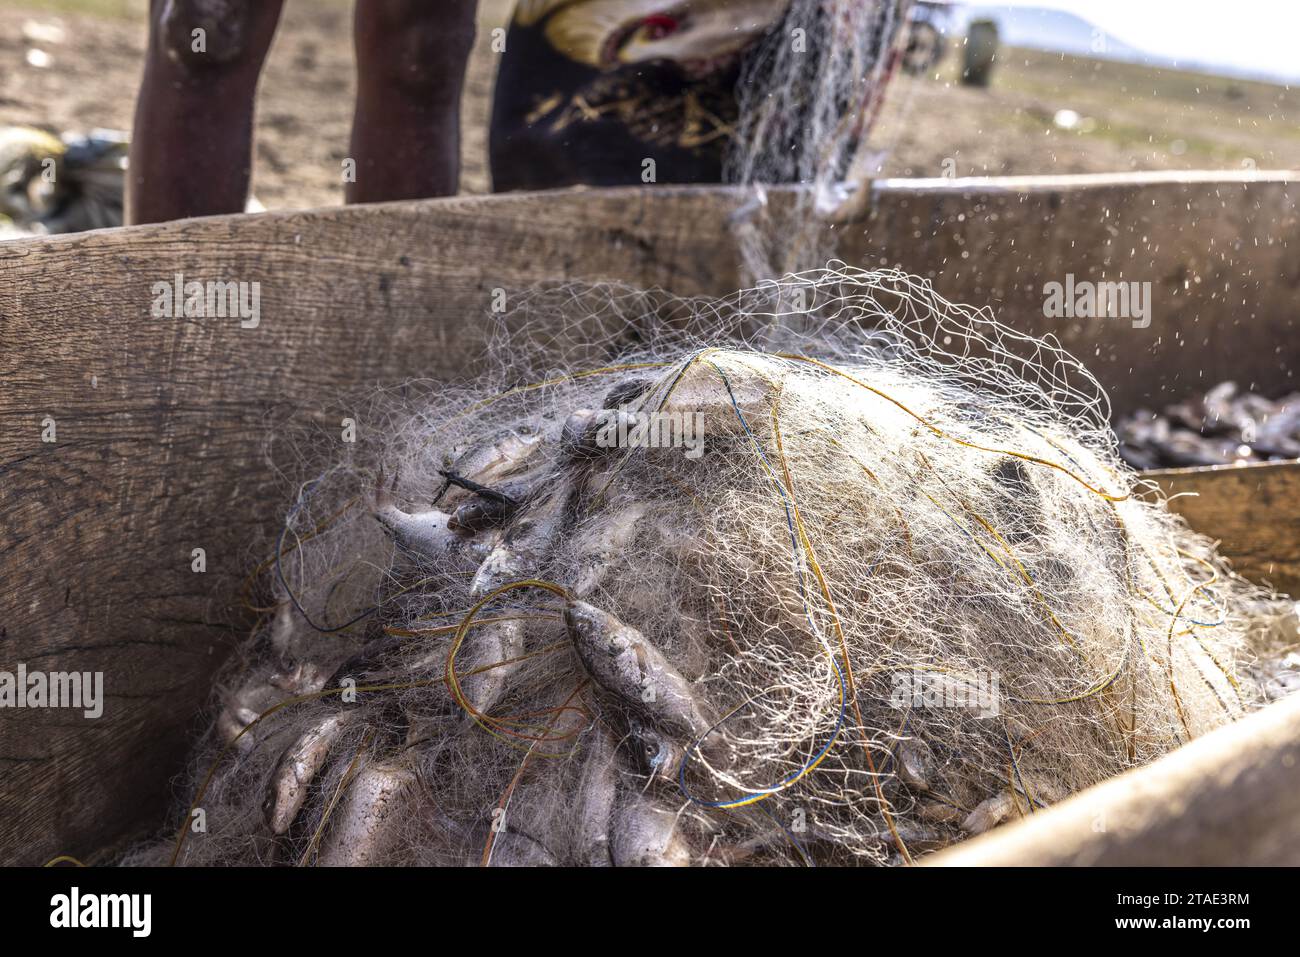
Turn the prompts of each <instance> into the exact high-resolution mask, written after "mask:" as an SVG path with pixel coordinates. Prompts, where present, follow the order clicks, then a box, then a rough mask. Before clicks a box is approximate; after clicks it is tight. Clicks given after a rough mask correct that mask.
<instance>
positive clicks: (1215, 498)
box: [1147, 462, 1300, 595]
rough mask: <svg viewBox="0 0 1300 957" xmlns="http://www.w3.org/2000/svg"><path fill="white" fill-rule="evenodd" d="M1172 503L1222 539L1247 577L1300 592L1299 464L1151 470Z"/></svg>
mask: <svg viewBox="0 0 1300 957" xmlns="http://www.w3.org/2000/svg"><path fill="white" fill-rule="evenodd" d="M1147 477H1148V478H1151V479H1154V480H1155V481H1156V482H1158V483H1159V485H1160V488H1161V490H1162V491H1164V493H1165V494H1166V495H1168V496H1172V498H1171V500H1170V502H1169V507H1170V508H1171V509H1173V510H1174V511H1175V512H1178V513H1179V514H1180V515H1182V516H1183V517H1184V518H1186V519H1187V522H1188V524H1189V525H1191V526H1192V527H1193V528H1195V529H1196V530H1197V531H1199V532H1202V533H1204V534H1206V535H1209V536H1210V537H1211V538H1214V539H1217V540H1218V541H1219V550H1220V551H1221V552H1222V553H1223V554H1225V555H1228V556H1230V557H1231V559H1232V565H1233V568H1234V569H1236V571H1238V572H1239V573H1241V574H1242V575H1245V576H1246V577H1247V578H1249V579H1251V580H1253V581H1257V582H1263V583H1266V584H1269V585H1272V586H1273V587H1274V588H1276V589H1277V590H1278V591H1281V592H1284V593H1286V594H1288V595H1300V464H1296V463H1292V462H1265V463H1262V464H1258V465H1244V466H1239V467H1234V466H1230V465H1229V466H1216V467H1214V468H1202V469H1165V470H1161V471H1157V472H1148V473H1147Z"/></svg>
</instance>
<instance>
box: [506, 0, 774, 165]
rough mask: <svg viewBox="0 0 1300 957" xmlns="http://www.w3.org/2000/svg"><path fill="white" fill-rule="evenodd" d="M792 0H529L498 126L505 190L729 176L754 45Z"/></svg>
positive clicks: (517, 27) (523, 6) (512, 51)
mask: <svg viewBox="0 0 1300 957" xmlns="http://www.w3.org/2000/svg"><path fill="white" fill-rule="evenodd" d="M788 6H789V0H687V2H677V3H673V2H671V0H520V2H519V4H518V5H517V7H516V9H515V16H514V19H513V21H512V22H511V24H510V28H509V31H508V33H507V35H506V49H505V52H504V54H503V55H502V60H501V68H500V73H499V75H498V78H497V90H496V100H495V103H494V108H493V116H492V131H491V154H492V156H491V159H492V176H493V182H494V185H495V188H496V189H498V190H511V189H545V188H550V187H555V186H567V185H574V184H578V183H587V184H592V185H618V184H623V183H641V182H643V181H644V179H643V173H644V171H645V169H646V163H645V161H646V160H648V159H653V160H654V178H655V181H656V182H676V183H689V182H718V181H720V180H721V178H722V166H723V160H724V158H725V155H726V151H727V148H728V146H729V144H730V140H731V137H732V134H733V132H734V126H735V122H736V116H737V109H736V96H735V87H736V81H737V79H738V77H739V73H740V66H741V62H742V60H743V58H744V56H745V54H746V52H747V51H749V50H750V49H752V48H753V46H754V45H755V44H756V43H757V42H758V40H759V39H760V38H761V37H762V36H763V35H764V34H765V33H767V32H768V31H769V30H771V29H772V28H773V27H775V26H776V25H777V24H778V23H779V22H780V21H781V18H782V17H783V16H784V14H785V12H786V10H787V8H788Z"/></svg>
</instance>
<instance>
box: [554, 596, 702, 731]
mask: <svg viewBox="0 0 1300 957" xmlns="http://www.w3.org/2000/svg"><path fill="white" fill-rule="evenodd" d="M564 620H565V623H566V624H567V625H568V630H569V635H570V637H571V638H572V639H573V644H574V648H575V649H576V650H577V652H578V657H579V658H580V659H581V660H582V663H583V665H584V666H585V667H586V669H587V671H588V672H590V674H591V676H592V677H593V678H594V679H595V680H596V681H597V683H599V684H600V685H601V687H603V688H604V689H605V690H606V691H609V692H611V693H613V694H615V695H617V696H618V697H620V698H622V699H623V700H624V701H625V702H627V703H628V704H629V705H631V706H632V707H633V708H634V709H636V710H637V711H639V712H641V713H642V714H643V715H645V716H646V717H647V718H648V719H650V720H651V721H652V722H654V723H655V724H656V725H658V726H659V727H661V728H663V729H664V730H666V731H668V732H669V733H671V734H674V735H679V736H682V737H689V738H690V739H691V740H692V741H694V740H696V739H698V738H701V737H703V736H704V735H705V734H706V733H707V732H708V730H709V727H710V723H709V721H708V719H707V718H706V717H705V715H704V711H703V709H702V707H701V705H700V703H699V702H698V701H697V699H696V697H695V694H694V693H693V692H692V691H691V687H690V683H689V682H687V680H686V679H685V678H683V677H682V675H681V674H680V673H679V672H678V671H677V669H676V668H674V667H673V666H672V664H671V663H670V662H669V661H668V659H666V658H665V657H664V656H663V655H662V654H661V653H660V652H659V650H658V649H657V648H655V647H654V646H653V645H651V644H650V642H648V641H647V640H646V638H645V636H644V635H642V634H641V632H639V631H637V630H636V629H635V628H633V627H632V626H630V625H627V624H624V623H623V622H621V621H619V620H618V619H617V618H615V617H614V616H613V615H611V614H609V613H608V612H604V611H601V610H600V609H599V608H596V607H594V606H592V605H589V604H587V603H586V602H584V601H571V602H569V604H568V606H567V607H566V608H565V610H564Z"/></svg>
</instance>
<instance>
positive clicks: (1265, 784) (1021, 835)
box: [926, 695, 1300, 867]
mask: <svg viewBox="0 0 1300 957" xmlns="http://www.w3.org/2000/svg"><path fill="white" fill-rule="evenodd" d="M926 863H927V864H932V865H947V866H950V867H996V866H1068V865H1096V866H1105V867H1134V866H1151V865H1161V866H1168V867H1195V866H1203V865H1215V866H1232V865H1241V866H1269V865H1289V866H1292V867H1294V866H1296V865H1297V864H1300V695H1295V696H1292V697H1291V698H1289V699H1285V700H1283V701H1279V702H1277V703H1276V704H1273V705H1270V706H1269V707H1267V708H1265V709H1264V710H1262V711H1259V712H1257V713H1255V714H1253V715H1250V716H1248V717H1246V718H1243V719H1242V720H1241V721H1239V722H1237V723H1236V724H1233V725H1229V726H1227V727H1225V728H1220V729H1219V730H1218V731H1215V732H1213V733H1212V734H1207V735H1206V736H1205V737H1203V738H1198V739H1196V740H1195V741H1193V742H1191V743H1190V744H1188V745H1185V746H1184V747H1182V748H1179V749H1178V750H1177V751H1175V752H1173V753H1172V754H1169V755H1166V756H1165V757H1163V758H1161V759H1160V760H1159V761H1156V762H1154V763H1153V764H1149V765H1147V766H1146V767H1144V768H1138V769H1137V770H1134V771H1129V772H1128V773H1126V774H1121V775H1120V776H1119V777H1116V778H1112V779H1111V780H1109V781H1105V782H1103V783H1101V784H1099V785H1097V786H1096V787H1093V788H1089V789H1088V790H1087V791H1083V792H1082V793H1080V794H1076V795H1075V796H1074V797H1071V798H1069V799H1068V800H1066V801H1063V802H1061V804H1059V805H1057V806H1055V807H1052V808H1049V809H1048V810H1046V811H1043V812H1040V813H1037V814H1033V815H1030V816H1029V817H1026V818H1024V819H1022V820H1020V821H1017V822H1015V823H1014V824H1010V825H1008V826H1006V827H1004V828H999V829H996V830H994V831H991V832H990V833H988V834H985V835H983V836H981V837H978V838H975V839H974V840H972V841H967V842H965V843H962V844H960V845H958V846H957V847H954V848H952V849H951V850H947V851H944V852H942V853H940V854H936V855H935V856H934V857H933V858H930V859H929V860H927V861H926Z"/></svg>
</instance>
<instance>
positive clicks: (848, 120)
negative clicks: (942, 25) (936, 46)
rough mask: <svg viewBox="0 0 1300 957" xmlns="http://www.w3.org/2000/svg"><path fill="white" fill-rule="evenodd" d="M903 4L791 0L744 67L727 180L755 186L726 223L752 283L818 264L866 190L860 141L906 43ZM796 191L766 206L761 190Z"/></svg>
mask: <svg viewBox="0 0 1300 957" xmlns="http://www.w3.org/2000/svg"><path fill="white" fill-rule="evenodd" d="M910 6H911V4H910V2H909V0H792V2H791V3H790V7H789V10H788V11H787V13H786V16H785V19H784V20H783V21H782V23H781V25H780V26H779V27H777V28H776V29H774V30H772V31H771V32H770V33H769V34H768V35H767V36H766V37H765V38H764V39H763V41H762V43H761V45H760V46H759V48H758V49H757V50H755V51H754V52H753V53H751V54H750V55H749V56H748V57H747V58H746V61H745V68H744V71H743V73H742V76H741V78H740V83H739V84H738V85H737V88H736V89H737V96H738V101H739V102H738V106H739V121H738V124H737V130H736V136H735V140H734V143H733V145H732V149H731V154H730V157H729V162H728V165H727V180H728V182H732V183H739V184H744V185H747V186H750V187H752V188H753V191H754V196H753V200H752V202H751V203H750V204H748V205H747V206H746V207H745V208H744V210H743V212H742V213H741V214H740V215H738V216H737V217H736V219H735V221H734V229H735V232H736V234H737V238H738V239H739V240H740V241H741V247H740V248H741V253H742V261H743V263H744V266H745V268H746V270H747V272H748V274H749V275H750V276H751V277H752V278H754V279H757V278H759V277H762V278H768V277H771V276H781V275H784V274H786V273H787V272H791V271H793V270H798V269H804V268H807V267H810V266H814V265H820V264H822V263H825V262H826V260H827V257H828V255H830V254H831V252H832V251H833V248H834V235H835V234H834V230H835V223H836V221H837V220H838V219H840V218H842V217H843V215H844V211H845V210H846V209H848V208H851V207H852V206H853V205H854V203H855V200H856V199H857V195H858V193H859V191H861V190H864V189H866V188H867V185H868V181H869V179H870V169H871V167H872V165H873V164H874V163H875V162H876V160H877V159H878V157H876V156H875V155H874V154H873V153H872V152H871V151H870V150H869V149H868V148H867V134H868V132H869V131H870V129H871V125H872V121H873V119H874V117H875V115H876V113H877V112H878V111H879V109H880V106H881V103H882V101H883V99H884V94H885V89H886V80H887V79H888V76H889V74H890V72H891V71H892V69H893V68H894V64H895V63H896V62H897V58H898V56H899V53H900V51H901V45H902V44H903V43H904V42H905V40H906V32H907V31H906V24H907V16H908V10H909V8H910ZM773 183H791V184H800V185H802V186H803V187H805V188H804V189H801V190H798V191H796V192H795V194H794V196H793V199H792V202H791V203H790V204H788V205H781V206H779V207H777V208H773V207H772V206H770V205H769V204H768V202H767V197H766V194H765V192H764V190H763V184H773Z"/></svg>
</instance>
